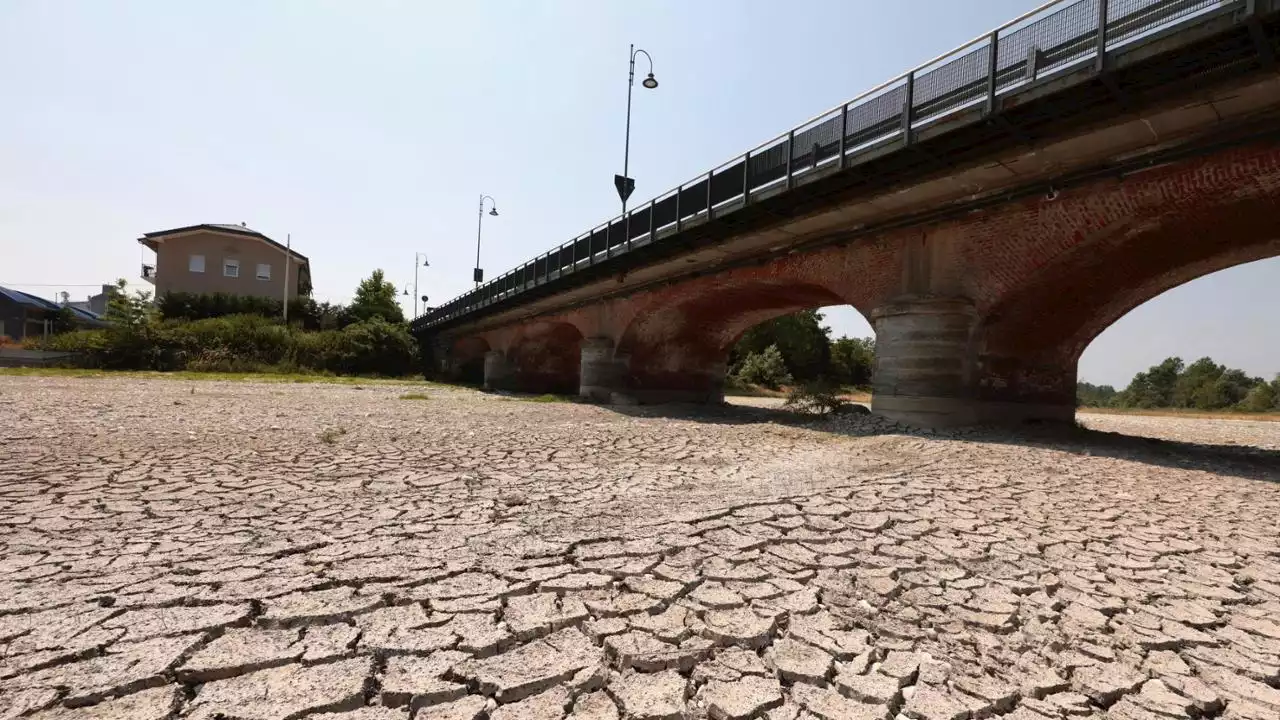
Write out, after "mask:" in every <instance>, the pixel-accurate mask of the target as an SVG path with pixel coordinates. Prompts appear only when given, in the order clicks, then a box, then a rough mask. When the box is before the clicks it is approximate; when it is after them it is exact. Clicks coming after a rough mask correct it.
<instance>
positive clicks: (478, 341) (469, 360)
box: [448, 335, 490, 385]
mask: <svg viewBox="0 0 1280 720" xmlns="http://www.w3.org/2000/svg"><path fill="white" fill-rule="evenodd" d="M489 350H490V347H489V341H488V340H487V339H485V338H484V337H483V336H480V335H468V336H464V337H459V338H456V339H454V340H453V342H452V343H451V344H450V345H449V355H448V357H449V374H450V375H452V376H453V377H455V378H457V379H458V380H461V381H463V382H466V383H472V384H476V385H478V384H480V383H481V382H483V381H484V356H485V353H487V352H489Z"/></svg>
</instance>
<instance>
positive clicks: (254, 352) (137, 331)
mask: <svg viewBox="0 0 1280 720" xmlns="http://www.w3.org/2000/svg"><path fill="white" fill-rule="evenodd" d="M34 346H37V347H40V348H42V349H47V350H61V351H65V352H73V353H78V354H79V355H80V357H81V362H82V363H83V364H84V365H86V366H88V367H95V368H104V369H120V370H183V369H189V370H199V371H211V372H255V371H260V370H264V369H281V368H290V369H301V370H313V371H317V372H332V373H337V374H348V375H351V374H355V375H390V376H401V375H407V374H409V373H411V372H412V371H413V370H414V367H415V364H416V358H417V343H416V342H415V341H414V339H413V336H412V335H410V334H409V330H408V328H406V327H405V326H404V325H401V324H393V323H388V322H386V321H384V320H381V319H379V318H375V319H373V320H369V321H366V322H362V323H356V324H354V325H349V326H347V327H346V328H344V329H342V330H324V331H320V332H307V331H304V330H301V329H298V328H293V327H286V326H284V325H282V324H280V323H279V322H278V321H276V320H273V319H269V318H264V317H261V316H258V315H230V316H226V317H219V318H207V319H204V320H196V321H194V322H184V321H176V320H165V321H150V322H145V323H142V324H138V325H118V326H112V327H109V328H106V329H103V330H80V331H75V332H69V333H64V334H62V335H55V336H52V337H50V338H48V339H47V340H43V341H40V342H38V343H36V344H35V345H34Z"/></svg>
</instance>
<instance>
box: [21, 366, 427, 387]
mask: <svg viewBox="0 0 1280 720" xmlns="http://www.w3.org/2000/svg"><path fill="white" fill-rule="evenodd" d="M4 376H15V377H69V378H157V379H163V380H220V381H237V382H267V383H330V384H335V385H375V384H377V385H419V386H426V387H432V386H434V385H436V383H433V382H430V381H428V380H423V379H422V378H420V377H407V378H383V377H359V376H353V375H324V374H320V373H298V372H279V373H277V372H270V371H264V372H195V371H191V370H173V371H169V372H158V371H153V370H93V369H87V368H54V367H38V368H28V367H20V368H0V377H4Z"/></svg>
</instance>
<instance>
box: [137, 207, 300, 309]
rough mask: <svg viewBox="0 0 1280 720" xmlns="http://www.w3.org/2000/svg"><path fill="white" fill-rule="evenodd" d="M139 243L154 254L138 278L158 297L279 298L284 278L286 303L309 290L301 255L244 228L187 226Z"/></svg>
mask: <svg viewBox="0 0 1280 720" xmlns="http://www.w3.org/2000/svg"><path fill="white" fill-rule="evenodd" d="M138 242H140V243H142V244H143V245H146V246H147V247H149V248H151V249H152V250H154V251H155V253H156V262H155V264H154V265H143V266H142V278H143V279H144V280H146V281H147V282H150V283H152V284H153V285H155V286H156V296H157V297H159V296H162V295H165V294H167V293H171V292H187V293H204V294H208V293H225V294H228V295H258V296H262V297H271V298H280V297H283V296H284V292H285V276H286V274H287V275H288V280H289V289H288V290H289V299H291V300H292V299H294V298H296V297H298V295H299V292H298V291H299V290H300V289H301V290H302V294H304V295H306V294H309V291H310V288H311V266H310V263H309V261H308V260H307V258H306V256H304V255H301V254H299V253H298V252H297V251H294V250H287V249H286V248H285V246H284V245H282V244H280V243H278V242H276V241H275V240H272V239H271V238H269V237H267V236H266V235H263V234H262V233H260V232H258V231H256V230H251V229H249V228H248V227H245V226H244V225H209V224H206V225H191V226H188V227H181V228H174V229H173V230H161V231H159V232H151V233H147V234H146V235H143V236H142V237H140V238H138ZM286 262H287V263H288V272H287V273H286V271H285V264H286Z"/></svg>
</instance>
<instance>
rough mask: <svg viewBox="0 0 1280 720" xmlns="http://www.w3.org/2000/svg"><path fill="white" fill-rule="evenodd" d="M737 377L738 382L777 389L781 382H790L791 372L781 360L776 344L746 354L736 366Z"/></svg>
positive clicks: (780, 353)
mask: <svg viewBox="0 0 1280 720" xmlns="http://www.w3.org/2000/svg"><path fill="white" fill-rule="evenodd" d="M737 377H738V380H739V381H740V382H745V383H750V384H752V385H762V386H764V387H767V388H770V389H772V390H777V389H778V387H779V386H781V385H782V384H783V383H789V382H791V373H789V372H787V365H786V363H785V362H783V360H782V352H781V351H779V350H778V346H777V345H770V346H769V347H767V348H765V349H764V350H762V351H760V352H756V353H751V354H750V355H747V356H746V357H745V358H743V360H742V364H741V365H739V366H738V372H737Z"/></svg>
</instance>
